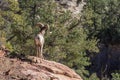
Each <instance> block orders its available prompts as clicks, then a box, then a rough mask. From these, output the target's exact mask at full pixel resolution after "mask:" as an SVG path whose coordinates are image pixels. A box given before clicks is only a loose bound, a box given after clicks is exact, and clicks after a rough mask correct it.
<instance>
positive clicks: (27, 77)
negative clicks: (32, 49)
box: [0, 57, 82, 80]
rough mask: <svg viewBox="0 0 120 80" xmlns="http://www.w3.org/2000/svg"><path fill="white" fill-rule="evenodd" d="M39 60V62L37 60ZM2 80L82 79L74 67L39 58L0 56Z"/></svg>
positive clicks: (0, 79) (0, 76) (0, 78)
mask: <svg viewBox="0 0 120 80" xmlns="http://www.w3.org/2000/svg"><path fill="white" fill-rule="evenodd" d="M36 61H37V62H36ZM0 80H82V79H81V77H80V76H79V75H78V74H76V73H75V72H74V71H73V70H72V69H70V68H68V67H67V66H65V65H63V64H60V63H56V62H54V61H48V60H42V61H41V62H40V59H39V58H36V57H29V58H23V59H18V58H7V57H1V58H0Z"/></svg>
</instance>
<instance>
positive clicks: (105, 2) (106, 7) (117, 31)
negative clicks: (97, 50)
mask: <svg viewBox="0 0 120 80" xmlns="http://www.w3.org/2000/svg"><path fill="white" fill-rule="evenodd" d="M87 3H88V5H87V6H86V7H85V9H84V11H83V16H82V17H83V18H82V20H83V25H84V27H85V28H86V29H88V31H89V32H88V34H89V37H97V38H98V39H100V42H101V43H104V44H112V43H117V42H119V38H120V27H119V26H120V25H119V16H120V13H119V12H120V10H119V6H120V5H119V4H120V2H119V0H100V1H98V0H89V1H87Z"/></svg>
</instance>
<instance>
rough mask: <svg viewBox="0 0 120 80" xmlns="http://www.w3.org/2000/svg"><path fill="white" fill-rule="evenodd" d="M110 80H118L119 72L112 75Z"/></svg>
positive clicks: (119, 77) (119, 78) (119, 79)
mask: <svg viewBox="0 0 120 80" xmlns="http://www.w3.org/2000/svg"><path fill="white" fill-rule="evenodd" d="M112 80H120V72H118V73H112Z"/></svg>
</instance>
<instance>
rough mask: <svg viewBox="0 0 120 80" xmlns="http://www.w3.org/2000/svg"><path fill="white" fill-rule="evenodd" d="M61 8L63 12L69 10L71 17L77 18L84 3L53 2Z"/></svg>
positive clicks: (76, 1) (57, 0)
mask: <svg viewBox="0 0 120 80" xmlns="http://www.w3.org/2000/svg"><path fill="white" fill-rule="evenodd" d="M55 1H56V2H57V3H58V4H60V5H61V6H63V8H64V10H69V11H70V12H71V13H72V16H73V17H76V18H78V17H79V16H80V13H81V11H82V10H83V7H84V5H86V2H85V1H84V0H55Z"/></svg>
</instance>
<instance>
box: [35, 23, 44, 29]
mask: <svg viewBox="0 0 120 80" xmlns="http://www.w3.org/2000/svg"><path fill="white" fill-rule="evenodd" d="M36 26H38V27H40V28H42V27H43V26H44V24H42V23H41V22H39V23H37V24H36Z"/></svg>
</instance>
